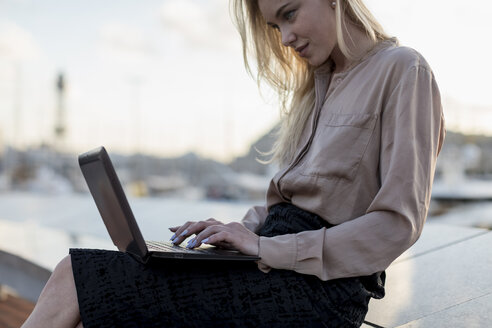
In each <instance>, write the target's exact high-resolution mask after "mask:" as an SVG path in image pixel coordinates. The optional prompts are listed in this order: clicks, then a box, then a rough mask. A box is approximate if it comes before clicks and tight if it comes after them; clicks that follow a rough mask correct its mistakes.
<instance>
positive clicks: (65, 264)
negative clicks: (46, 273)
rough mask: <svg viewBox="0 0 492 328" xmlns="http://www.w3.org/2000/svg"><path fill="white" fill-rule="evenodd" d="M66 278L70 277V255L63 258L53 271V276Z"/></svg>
mask: <svg viewBox="0 0 492 328" xmlns="http://www.w3.org/2000/svg"><path fill="white" fill-rule="evenodd" d="M55 275H56V276H59V275H62V276H66V275H70V276H71V275H72V258H71V257H70V255H67V256H65V257H64V258H63V259H62V260H61V261H60V262H58V264H57V265H56V267H55V270H54V271H53V276H55Z"/></svg>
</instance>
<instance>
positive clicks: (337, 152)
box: [299, 114, 378, 181]
mask: <svg viewBox="0 0 492 328" xmlns="http://www.w3.org/2000/svg"><path fill="white" fill-rule="evenodd" d="M377 118H378V116H377V115H372V114H325V115H323V116H322V117H321V118H320V121H319V122H318V127H317V129H316V132H315V135H314V138H313V140H312V142H311V145H310V147H309V149H308V150H307V152H306V153H305V155H304V158H303V159H302V161H301V163H300V166H299V170H300V174H302V175H307V176H315V177H322V178H327V179H346V180H349V181H352V180H353V179H354V177H355V175H356V173H357V169H358V167H359V165H360V162H361V160H362V158H363V156H364V153H365V151H366V149H367V146H368V144H369V141H370V140H371V136H372V134H373V131H374V127H375V126H376V121H377Z"/></svg>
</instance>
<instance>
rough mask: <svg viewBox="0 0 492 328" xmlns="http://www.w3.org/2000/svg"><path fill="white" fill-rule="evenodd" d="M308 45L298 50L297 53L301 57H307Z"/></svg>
mask: <svg viewBox="0 0 492 328" xmlns="http://www.w3.org/2000/svg"><path fill="white" fill-rule="evenodd" d="M308 45H309V43H308V44H305V45H303V46H300V47H298V48H296V51H297V53H298V54H299V56H301V57H306V52H307V47H308Z"/></svg>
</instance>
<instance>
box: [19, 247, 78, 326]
mask: <svg viewBox="0 0 492 328" xmlns="http://www.w3.org/2000/svg"><path fill="white" fill-rule="evenodd" d="M79 323H80V313H79V304H78V301H77V291H76V289H75V282H74V280H73V273H72V261H71V259H70V255H69V256H67V257H65V258H64V259H63V260H61V262H60V263H58V265H57V266H56V268H55V271H53V274H52V275H51V277H50V279H49V280H48V282H47V283H46V286H45V287H44V289H43V291H42V292H41V295H40V296H39V299H38V302H37V304H36V306H35V307H34V310H33V311H32V313H31V315H30V316H29V318H27V320H26V322H24V324H23V325H22V327H23V328H31V327H53V328H56V327H63V328H66V327H71V328H73V327H76V326H77V325H78V324H79Z"/></svg>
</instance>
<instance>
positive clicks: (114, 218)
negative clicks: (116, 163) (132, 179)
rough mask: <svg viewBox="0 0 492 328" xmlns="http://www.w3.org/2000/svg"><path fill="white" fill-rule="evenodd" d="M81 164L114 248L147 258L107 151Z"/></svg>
mask: <svg viewBox="0 0 492 328" xmlns="http://www.w3.org/2000/svg"><path fill="white" fill-rule="evenodd" d="M79 164H80V168H81V170H82V174H83V175H84V178H85V180H86V182H87V185H88V186H89V190H90V192H91V194H92V197H93V198H94V201H95V203H96V206H97V209H98V210H99V213H100V214H101V217H102V219H103V221H104V224H105V225H106V228H107V230H108V232H109V235H110V236H111V239H112V240H113V243H114V245H115V246H116V247H117V248H118V249H119V250H120V251H122V252H129V253H132V254H134V255H137V256H138V257H140V258H142V259H143V258H145V256H146V255H147V247H146V245H145V241H144V239H143V237H142V234H141V232H140V229H139V228H138V226H137V223H136V221H135V218H134V216H133V213H132V211H131V209H130V205H129V204H128V200H127V199H126V196H125V193H124V191H123V188H122V186H121V184H120V181H119V179H118V177H117V175H116V172H115V171H114V168H113V164H112V163H111V160H110V159H109V156H108V154H107V152H106V150H105V149H104V147H100V148H97V149H94V150H92V151H89V152H87V153H84V154H82V155H80V156H79Z"/></svg>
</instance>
